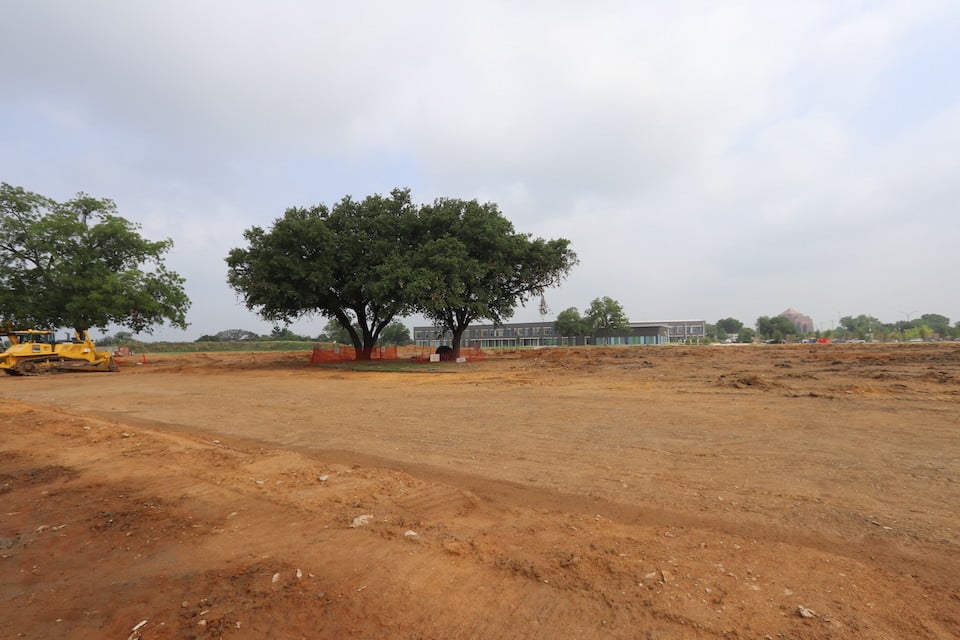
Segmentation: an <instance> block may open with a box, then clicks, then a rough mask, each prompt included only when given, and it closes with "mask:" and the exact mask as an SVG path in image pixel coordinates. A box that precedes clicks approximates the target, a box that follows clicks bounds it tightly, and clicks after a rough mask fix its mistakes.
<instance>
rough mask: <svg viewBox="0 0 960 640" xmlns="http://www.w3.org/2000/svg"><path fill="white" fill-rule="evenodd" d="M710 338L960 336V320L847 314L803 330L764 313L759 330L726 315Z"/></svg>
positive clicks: (709, 332) (885, 339)
mask: <svg viewBox="0 0 960 640" xmlns="http://www.w3.org/2000/svg"><path fill="white" fill-rule="evenodd" d="M706 337H707V340H708V341H712V342H724V341H735V342H752V341H753V340H754V339H755V338H758V339H760V340H763V341H781V340H784V341H788V340H792V341H796V340H801V339H804V338H830V339H831V340H834V341H838V340H864V341H877V342H891V341H899V342H903V341H909V340H914V341H916V340H931V339H952V338H960V322H956V323H954V324H953V325H951V324H950V318H948V317H947V316H944V315H940V314H937V313H925V314H923V315H921V316H919V317H918V318H916V319H914V320H907V319H905V320H900V321H897V322H882V321H880V320H879V319H877V318H875V317H873V316H870V315H865V314H861V315H858V316H843V317H841V318H840V321H839V324H838V325H837V326H836V327H832V328H831V329H828V330H816V331H812V332H807V333H802V332H799V331H797V329H796V327H795V326H794V324H793V322H792V321H790V319H789V318H787V317H785V316H772V317H771V316H760V317H759V318H757V321H756V324H755V329H751V328H750V327H745V326H744V325H743V323H742V322H740V321H739V320H737V319H735V318H723V319H720V320H717V322H716V323H714V324H708V325H707V336H706Z"/></svg>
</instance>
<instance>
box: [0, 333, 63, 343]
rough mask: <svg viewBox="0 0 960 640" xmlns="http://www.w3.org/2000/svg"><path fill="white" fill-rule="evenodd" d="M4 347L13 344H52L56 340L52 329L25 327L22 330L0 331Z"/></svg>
mask: <svg viewBox="0 0 960 640" xmlns="http://www.w3.org/2000/svg"><path fill="white" fill-rule="evenodd" d="M0 336H2V337H3V342H4V346H5V347H9V346H12V345H15V344H28V343H34V344H54V343H55V342H56V341H57V337H56V334H55V333H54V332H53V331H46V330H43V329H26V330H24V331H5V332H3V333H0Z"/></svg>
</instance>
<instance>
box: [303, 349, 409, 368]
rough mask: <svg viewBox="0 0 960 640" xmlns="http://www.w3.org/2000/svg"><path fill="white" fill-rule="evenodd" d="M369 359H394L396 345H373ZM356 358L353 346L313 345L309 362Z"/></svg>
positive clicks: (328, 361) (348, 360)
mask: <svg viewBox="0 0 960 640" xmlns="http://www.w3.org/2000/svg"><path fill="white" fill-rule="evenodd" d="M369 351H370V357H369V360H396V359H397V348H396V347H374V348H373V349H370V350H369ZM356 359H357V352H356V350H355V349H354V348H353V347H341V346H339V345H337V346H332V347H328V346H321V345H314V347H313V355H312V356H311V357H310V364H322V363H330V362H352V361H353V360H356Z"/></svg>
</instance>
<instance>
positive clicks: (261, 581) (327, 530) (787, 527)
mask: <svg viewBox="0 0 960 640" xmlns="http://www.w3.org/2000/svg"><path fill="white" fill-rule="evenodd" d="M308 360H309V354H304V353H297V354H289V353H285V354H228V355H220V354H199V355H192V356H148V359H147V363H146V364H139V365H138V364H134V363H133V362H130V363H129V364H128V365H126V366H124V367H123V368H122V369H121V371H120V372H119V373H115V374H109V373H86V374H64V375H49V376H37V377H32V378H14V377H7V376H4V377H3V379H0V399H2V402H0V421H2V422H0V424H2V425H3V426H2V430H3V432H2V439H0V638H18V637H22V638H121V639H123V638H130V639H134V638H144V639H147V638H343V637H357V638H404V639H410V640H413V639H418V638H420V639H434V638H435V639H441V638H498V639H500V638H516V639H521V638H524V639H525V638H551V639H552V638H760V639H762V638H768V637H769V638H794V639H798V638H810V639H812V638H958V637H960V515H958V514H960V345H955V344H947V343H941V344H920V345H802V346H801V345H783V346H779V345H778V346H774V345H764V346H727V347H696V348H694V347H639V348H633V347H631V348H621V349H597V348H593V349H590V348H587V349H543V350H531V351H524V352H507V353H501V354H497V355H494V356H492V357H491V358H490V359H489V360H487V361H486V362H478V363H467V364H460V365H456V364H448V365H447V364H444V365H440V366H435V365H422V366H419V367H397V370H394V371H366V370H357V369H355V368H354V367H351V366H338V367H331V366H318V365H310V364H309V362H308Z"/></svg>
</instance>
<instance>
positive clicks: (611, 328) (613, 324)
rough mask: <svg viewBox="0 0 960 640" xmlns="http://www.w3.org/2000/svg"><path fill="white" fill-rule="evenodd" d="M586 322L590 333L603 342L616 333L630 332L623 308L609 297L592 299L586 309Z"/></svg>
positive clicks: (628, 321)
mask: <svg viewBox="0 0 960 640" xmlns="http://www.w3.org/2000/svg"><path fill="white" fill-rule="evenodd" d="M586 321H587V326H588V327H589V328H590V332H591V333H592V334H593V335H594V336H597V337H600V338H602V339H603V340H604V341H606V340H607V339H609V338H610V336H612V335H614V334H616V333H623V332H625V331H629V330H630V320H629V319H628V318H627V315H626V314H625V313H624V312H623V307H622V306H621V305H620V303H619V302H617V301H616V300H614V299H613V298H611V297H610V296H604V297H603V298H594V299H593V301H592V302H591V303H590V308H589V309H587V313H586Z"/></svg>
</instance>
